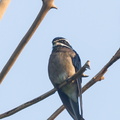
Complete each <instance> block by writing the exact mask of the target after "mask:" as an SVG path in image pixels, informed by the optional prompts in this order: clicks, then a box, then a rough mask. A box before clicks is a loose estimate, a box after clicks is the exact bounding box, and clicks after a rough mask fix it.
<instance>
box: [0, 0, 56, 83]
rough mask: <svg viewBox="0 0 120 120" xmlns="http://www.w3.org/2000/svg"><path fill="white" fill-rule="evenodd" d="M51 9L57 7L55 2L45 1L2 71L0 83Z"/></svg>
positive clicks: (52, 0) (51, 0)
mask: <svg viewBox="0 0 120 120" xmlns="http://www.w3.org/2000/svg"><path fill="white" fill-rule="evenodd" d="M51 8H56V6H55V5H54V0H43V5H42V8H41V10H40V12H39V13H38V16H37V17H36V19H35V21H34V22H33V24H32V26H31V27H30V29H29V30H28V32H27V33H26V34H25V36H24V37H23V39H22V40H21V42H20V43H19V45H18V46H17V48H16V49H15V51H14V52H13V54H12V55H11V57H10V59H9V60H8V62H7V63H6V65H5V66H4V68H3V69H2V71H1V73H0V83H1V82H2V81H3V79H4V77H5V76H6V74H7V73H8V72H9V70H10V68H11V67H12V65H13V64H14V62H15V61H16V59H17V57H18V56H19V54H20V53H21V51H22V50H23V48H24V47H25V45H26V44H27V43H28V41H29V40H30V38H31V37H32V35H33V34H34V32H35V31H36V29H37V28H38V26H39V24H40V23H41V22H42V20H43V18H44V17H45V15H46V14H47V12H48V11H49V10H50V9H51Z"/></svg>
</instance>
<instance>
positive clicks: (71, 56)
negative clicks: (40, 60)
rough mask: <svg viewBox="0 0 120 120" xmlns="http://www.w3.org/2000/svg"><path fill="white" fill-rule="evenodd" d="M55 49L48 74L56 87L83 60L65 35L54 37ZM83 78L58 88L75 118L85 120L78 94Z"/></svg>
mask: <svg viewBox="0 0 120 120" xmlns="http://www.w3.org/2000/svg"><path fill="white" fill-rule="evenodd" d="M52 43H53V50H52V53H51V55H50V59H49V64H48V74H49V78H50V80H51V82H52V83H53V85H54V86H55V87H57V86H58V85H60V84H61V83H62V82H63V81H64V80H66V79H67V78H69V77H71V76H72V75H73V74H75V73H76V72H77V71H78V70H79V69H80V68H81V61H80V58H79V56H78V54H77V53H76V51H74V50H73V48H72V47H71V45H70V44H69V43H68V42H67V41H66V40H65V38H63V37H57V38H55V39H53V42H52ZM81 81H82V80H81V78H79V79H77V81H74V80H73V81H72V82H71V83H70V84H68V85H66V86H64V87H62V88H61V89H59V90H58V94H59V96H60V98H61V100H62V102H63V104H64V106H65V108H66V109H67V111H68V112H69V114H70V115H71V116H72V118H73V119H74V120H84V119H83V118H82V116H81V115H80V113H79V104H78V95H79V94H80V92H81Z"/></svg>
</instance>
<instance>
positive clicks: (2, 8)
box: [0, 0, 10, 19]
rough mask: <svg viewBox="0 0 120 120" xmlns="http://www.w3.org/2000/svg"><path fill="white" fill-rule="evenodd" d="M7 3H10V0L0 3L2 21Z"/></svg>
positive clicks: (2, 0)
mask: <svg viewBox="0 0 120 120" xmlns="http://www.w3.org/2000/svg"><path fill="white" fill-rule="evenodd" d="M9 3H10V0H1V1H0V19H2V17H3V15H4V13H5V11H6V9H7V7H8V5H9Z"/></svg>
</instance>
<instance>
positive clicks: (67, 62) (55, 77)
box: [48, 52, 75, 84]
mask: <svg viewBox="0 0 120 120" xmlns="http://www.w3.org/2000/svg"><path fill="white" fill-rule="evenodd" d="M48 73H49V77H50V79H51V81H52V83H54V84H60V83H61V82H63V81H64V80H66V79H67V78H68V77H71V76H72V75H73V74H74V73H75V68H74V66H73V64H72V60H71V57H70V56H69V54H68V53H62V52H58V53H53V54H51V56H50V59H49V66H48Z"/></svg>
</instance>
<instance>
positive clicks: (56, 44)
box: [53, 42, 70, 48]
mask: <svg viewBox="0 0 120 120" xmlns="http://www.w3.org/2000/svg"><path fill="white" fill-rule="evenodd" d="M58 45H61V46H65V47H68V48H70V47H69V46H67V45H65V44H63V43H59V42H57V43H55V44H54V45H53V47H55V46H58Z"/></svg>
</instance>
